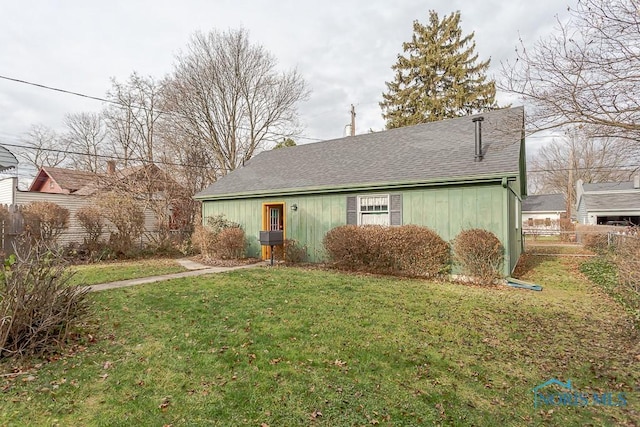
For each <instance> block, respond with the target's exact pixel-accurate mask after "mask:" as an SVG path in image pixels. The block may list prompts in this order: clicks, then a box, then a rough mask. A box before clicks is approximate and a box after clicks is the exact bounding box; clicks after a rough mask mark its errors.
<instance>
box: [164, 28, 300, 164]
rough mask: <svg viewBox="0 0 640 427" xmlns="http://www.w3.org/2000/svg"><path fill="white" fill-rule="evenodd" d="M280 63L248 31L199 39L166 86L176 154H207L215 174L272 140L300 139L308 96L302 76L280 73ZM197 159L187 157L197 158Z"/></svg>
mask: <svg viewBox="0 0 640 427" xmlns="http://www.w3.org/2000/svg"><path fill="white" fill-rule="evenodd" d="M276 65H277V61H276V59H275V58H274V57H273V56H272V55H271V54H270V53H269V52H267V51H266V50H265V49H264V48H263V47H262V46H260V45H257V44H252V43H250V41H249V35H248V33H247V31H246V30H243V29H240V30H229V31H227V32H224V33H219V32H216V31H212V32H210V33H208V34H202V33H196V34H195V35H194V36H193V38H192V39H191V42H190V43H189V45H188V47H187V50H186V52H184V53H182V54H180V55H179V56H178V57H177V58H176V67H175V71H174V72H173V74H172V76H171V77H170V79H169V80H168V81H167V84H166V101H167V102H166V104H165V106H164V107H163V109H164V110H168V111H169V112H171V113H172V114H169V115H168V118H169V120H170V121H171V127H172V129H173V131H174V132H178V133H180V134H181V135H182V137H180V138H176V139H174V142H177V143H178V145H177V146H175V151H176V152H177V151H180V150H181V147H184V146H185V145H184V142H185V141H188V142H189V143H190V144H196V145H195V146H193V145H191V146H189V147H186V148H188V150H195V151H194V152H195V153H200V155H201V156H203V157H204V158H205V159H206V160H207V161H208V162H209V164H208V165H207V167H208V168H209V170H213V171H215V172H216V175H225V174H227V173H228V172H230V171H232V170H234V169H235V168H236V167H238V166H239V165H241V164H242V163H243V162H244V161H246V160H248V159H250V158H251V157H252V156H253V155H254V153H255V152H256V150H258V149H259V148H260V147H261V144H262V143H263V142H264V141H265V140H266V139H267V138H269V137H270V136H273V133H278V134H285V135H293V134H294V133H295V130H296V120H297V112H296V109H295V107H296V104H297V103H298V102H299V101H301V100H303V99H305V98H306V96H307V90H306V88H305V83H304V80H303V79H302V77H301V76H300V74H298V73H297V72H296V71H295V70H291V71H287V72H278V71H277V70H276ZM190 156H191V153H188V154H182V155H180V157H183V158H184V157H190Z"/></svg>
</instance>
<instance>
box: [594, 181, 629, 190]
mask: <svg viewBox="0 0 640 427" xmlns="http://www.w3.org/2000/svg"><path fill="white" fill-rule="evenodd" d="M582 188H583V189H584V191H620V190H633V181H625V182H595V183H584V184H582Z"/></svg>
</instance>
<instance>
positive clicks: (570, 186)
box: [567, 146, 574, 220]
mask: <svg viewBox="0 0 640 427" xmlns="http://www.w3.org/2000/svg"><path fill="white" fill-rule="evenodd" d="M573 187H574V185H573V146H572V147H571V151H569V181H568V182H567V219H568V220H571V200H572V199H573Z"/></svg>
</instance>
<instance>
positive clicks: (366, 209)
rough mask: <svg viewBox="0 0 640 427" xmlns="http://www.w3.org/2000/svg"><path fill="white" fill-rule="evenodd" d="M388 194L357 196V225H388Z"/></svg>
mask: <svg viewBox="0 0 640 427" xmlns="http://www.w3.org/2000/svg"><path fill="white" fill-rule="evenodd" d="M389 224H390V221H389V195H388V194H381V195H380V194H377V195H367V196H359V197H358V225H389Z"/></svg>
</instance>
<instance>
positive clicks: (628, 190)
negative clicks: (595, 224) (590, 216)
mask: <svg viewBox="0 0 640 427" xmlns="http://www.w3.org/2000/svg"><path fill="white" fill-rule="evenodd" d="M580 184H581V185H582V189H581V191H579V192H578V194H579V195H581V196H580V197H581V199H582V200H578V203H580V201H582V203H583V204H584V207H585V208H586V210H587V211H640V188H639V187H638V186H637V185H636V184H637V183H634V181H622V182H598V183H581V182H579V183H578V188H579V190H580V187H579V186H580Z"/></svg>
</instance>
